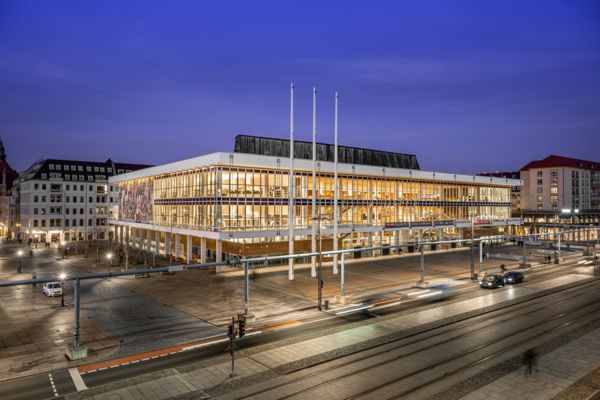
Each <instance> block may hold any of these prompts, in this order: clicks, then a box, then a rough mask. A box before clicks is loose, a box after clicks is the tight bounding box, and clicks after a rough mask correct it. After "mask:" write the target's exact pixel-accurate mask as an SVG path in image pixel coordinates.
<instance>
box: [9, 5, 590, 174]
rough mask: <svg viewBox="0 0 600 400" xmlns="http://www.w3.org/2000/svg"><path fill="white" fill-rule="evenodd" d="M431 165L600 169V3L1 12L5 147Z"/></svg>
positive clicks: (66, 153)
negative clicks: (323, 153)
mask: <svg viewBox="0 0 600 400" xmlns="http://www.w3.org/2000/svg"><path fill="white" fill-rule="evenodd" d="M290 81H294V82H295V83H296V88H297V90H296V104H297V107H296V115H297V137H298V138H299V139H305V140H310V135H311V133H310V126H311V125H310V124H311V114H310V112H311V111H310V110H311V88H312V86H313V85H315V86H317V88H318V91H319V97H318V102H319V103H318V107H319V109H318V118H319V123H318V129H319V140H320V141H329V142H332V141H333V133H332V128H333V93H334V91H335V90H338V91H339V92H340V94H341V105H340V142H341V144H344V145H351V146H361V147H370V148H376V149H387V150H392V151H399V152H407V153H414V154H417V156H418V159H419V161H420V163H421V166H422V168H424V169H429V170H439V171H448V172H477V171H494V170H505V169H512V168H519V167H521V166H523V165H524V164H525V163H526V162H528V161H530V160H532V159H539V158H543V157H545V156H546V155H548V154H551V153H555V154H562V155H567V156H574V157H580V158H587V159H593V160H596V161H600V150H599V149H600V2H598V1H595V0H592V1H573V0H570V1H549V0H543V1H523V0H518V1H507V0H502V1H479V0H477V1H475V0H474V1H423V0H415V1H314V2H310V1H284V0H278V1H272V2H260V1H243V2H242V1H240V2H230V1H217V2H210V3H209V2H208V1H206V2H202V1H163V2H151V1H140V2H136V1H124V0H123V1H121V0H119V1H104V0H103V1H72V2H71V1H21V0H19V1H8V0H0V135H1V136H2V138H3V140H4V142H5V145H6V147H7V152H8V160H9V162H10V163H11V164H12V165H13V167H15V168H16V169H19V170H22V169H24V168H26V167H27V166H29V165H30V164H31V163H32V162H33V161H35V160H36V159H37V158H39V157H51V158H67V159H86V160H88V159H89V160H104V159H106V158H107V157H108V156H111V157H112V158H113V160H118V161H123V162H139V163H164V162H169V161H174V160H178V159H182V158H186V157H191V156H195V155H200V154H203V153H207V152H212V151H218V150H224V151H230V150H232V147H233V138H234V136H235V135H236V134H238V133H252V134H259V135H266V136H278V137H286V136H287V135H288V131H289V82H290Z"/></svg>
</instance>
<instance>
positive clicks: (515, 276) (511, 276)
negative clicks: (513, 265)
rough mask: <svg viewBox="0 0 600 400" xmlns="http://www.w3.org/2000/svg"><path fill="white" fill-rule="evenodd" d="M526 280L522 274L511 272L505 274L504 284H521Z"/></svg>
mask: <svg viewBox="0 0 600 400" xmlns="http://www.w3.org/2000/svg"><path fill="white" fill-rule="evenodd" d="M524 280H525V275H523V273H522V272H517V271H511V272H507V273H505V274H504V283H521V282H523V281H524Z"/></svg>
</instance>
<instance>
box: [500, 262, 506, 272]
mask: <svg viewBox="0 0 600 400" xmlns="http://www.w3.org/2000/svg"><path fill="white" fill-rule="evenodd" d="M500 271H502V272H503V273H504V272H506V266H505V265H504V264H500Z"/></svg>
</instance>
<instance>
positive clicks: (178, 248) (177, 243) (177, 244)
mask: <svg viewBox="0 0 600 400" xmlns="http://www.w3.org/2000/svg"><path fill="white" fill-rule="evenodd" d="M179 257H181V238H180V237H179V233H176V234H175V258H179Z"/></svg>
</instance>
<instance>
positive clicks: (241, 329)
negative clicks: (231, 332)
mask: <svg viewBox="0 0 600 400" xmlns="http://www.w3.org/2000/svg"><path fill="white" fill-rule="evenodd" d="M238 328H239V329H238V330H239V332H240V337H241V338H242V337H244V335H245V334H246V318H240V319H239V320H238Z"/></svg>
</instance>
